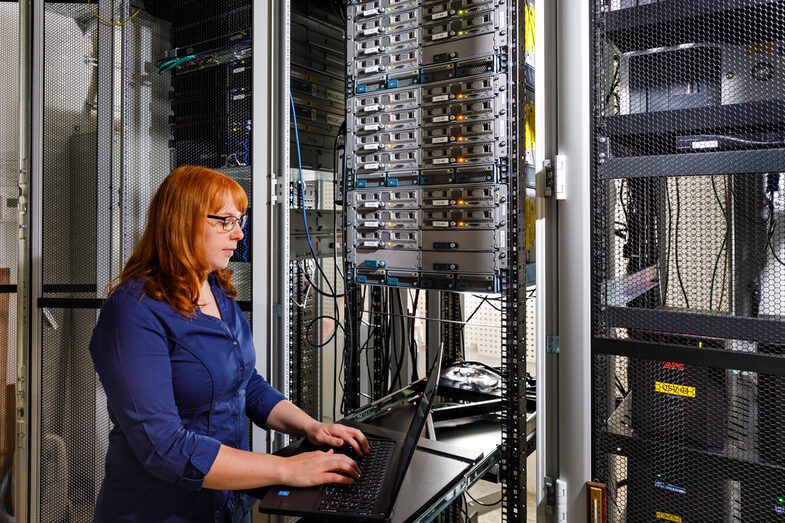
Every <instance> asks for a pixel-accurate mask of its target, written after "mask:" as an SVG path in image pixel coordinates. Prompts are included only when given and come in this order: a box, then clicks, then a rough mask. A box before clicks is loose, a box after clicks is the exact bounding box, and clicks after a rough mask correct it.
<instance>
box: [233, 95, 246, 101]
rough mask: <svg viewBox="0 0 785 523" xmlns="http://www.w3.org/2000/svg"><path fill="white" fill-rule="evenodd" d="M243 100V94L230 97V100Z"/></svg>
mask: <svg viewBox="0 0 785 523" xmlns="http://www.w3.org/2000/svg"><path fill="white" fill-rule="evenodd" d="M243 98H245V95H244V94H236V95H234V96H233V97H232V100H242V99H243Z"/></svg>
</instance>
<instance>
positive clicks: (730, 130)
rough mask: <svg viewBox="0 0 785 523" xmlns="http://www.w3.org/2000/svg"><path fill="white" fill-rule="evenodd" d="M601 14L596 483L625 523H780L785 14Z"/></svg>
mask: <svg viewBox="0 0 785 523" xmlns="http://www.w3.org/2000/svg"><path fill="white" fill-rule="evenodd" d="M592 5H593V7H594V11H593V44H594V46H593V50H594V52H593V57H592V74H593V77H592V80H593V83H594V94H593V96H594V98H593V100H594V113H593V135H592V140H593V168H592V247H593V253H592V257H593V263H592V285H593V293H592V320H593V322H592V325H593V327H592V331H593V336H594V338H593V342H592V349H593V353H594V359H593V361H594V365H593V374H594V376H593V379H594V387H593V418H594V431H593V443H594V462H593V476H595V477H598V478H599V479H600V480H601V481H603V482H606V483H607V484H608V488H609V498H610V502H609V506H608V517H609V520H610V521H630V522H632V521H636V522H637V521H657V520H660V521H661V520H668V521H685V522H686V521H690V522H692V521H701V522H716V521H780V520H782V519H783V518H785V496H783V495H782V493H781V492H780V491H781V490H783V489H782V487H783V485H785V476H784V475H783V471H782V468H781V462H780V461H781V456H782V454H783V453H785V446H783V441H782V437H781V436H780V434H781V433H782V432H783V429H785V426H784V424H785V419H783V417H782V416H781V414H780V413H781V410H782V409H781V400H782V397H781V396H782V394H783V390H784V389H783V387H782V386H783V385H784V384H785V383H783V379H784V378H782V376H785V360H783V359H782V358H781V356H780V355H781V354H782V353H783V351H782V346H781V344H782V340H783V339H785V323H783V321H782V320H783V319H785V299H783V294H782V288H783V284H785V262H784V261H783V260H785V245H784V243H785V236H783V235H785V231H783V230H782V228H781V226H780V223H779V222H780V221H781V218H782V214H783V212H785V201H784V200H783V196H782V195H783V184H782V179H781V178H782V176H781V173H780V171H783V170H785V147H783V146H784V145H785V112H784V111H783V110H782V109H783V103H784V102H783V99H784V98H785V75H784V73H785V68H783V66H784V65H785V63H783V57H785V44H784V43H783V37H784V36H785V22H783V21H784V20H785V4H783V3H782V2H775V1H752V2H750V1H745V0H723V1H717V2H699V1H679V2H677V1H671V0H665V1H659V2H651V1H646V2H644V1H642V0H638V1H625V0H622V1H613V2H610V3H607V2H601V1H596V2H593V4H592ZM775 405H780V407H775Z"/></svg>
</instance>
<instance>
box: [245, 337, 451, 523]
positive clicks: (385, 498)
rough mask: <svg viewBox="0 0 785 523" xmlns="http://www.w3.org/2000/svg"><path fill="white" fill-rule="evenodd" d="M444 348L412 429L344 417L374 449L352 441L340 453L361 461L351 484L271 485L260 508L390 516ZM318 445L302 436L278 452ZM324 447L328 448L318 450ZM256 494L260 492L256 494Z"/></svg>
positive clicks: (343, 516)
mask: <svg viewBox="0 0 785 523" xmlns="http://www.w3.org/2000/svg"><path fill="white" fill-rule="evenodd" d="M442 352H443V347H441V348H440V349H439V354H438V355H437V356H436V360H435V361H434V363H433V365H432V366H431V369H430V371H429V373H428V380H427V382H426V384H425V389H424V390H423V393H422V395H421V396H420V398H419V399H418V400H417V403H416V407H415V409H414V415H413V417H412V421H411V423H410V425H409V428H408V430H407V431H406V432H405V433H404V432H398V431H393V430H389V429H385V428H382V427H375V426H372V425H366V424H364V423H356V422H352V421H350V420H341V421H339V422H338V423H342V424H345V425H348V426H352V427H356V428H358V429H360V430H361V431H362V432H363V434H365V436H366V437H367V438H368V444H369V446H370V448H371V451H370V452H369V453H368V454H367V455H366V456H363V457H357V456H356V455H355V454H354V451H353V450H352V449H351V447H349V446H348V445H344V446H343V447H340V448H339V449H335V451H336V452H341V453H344V454H347V455H349V456H351V457H353V458H354V459H355V461H357V464H358V465H359V466H360V477H359V478H358V479H357V480H355V482H354V483H352V484H351V485H337V484H327V485H319V486H315V487H308V488H295V487H286V486H272V487H267V488H266V492H264V493H261V492H260V494H259V495H258V496H256V497H258V498H259V499H260V503H259V511H260V512H265V513H270V514H285V515H291V516H315V517H317V518H319V519H344V520H345V519H351V520H359V521H389V519H390V516H391V513H392V509H393V505H394V504H395V498H396V497H397V496H398V492H399V491H400V489H401V485H402V484H403V479H404V477H405V476H406V470H407V469H408V467H409V464H410V463H411V461H412V457H413V456H414V452H415V450H416V449H417V442H418V441H419V439H420V434H422V431H423V428H424V427H425V422H426V420H427V418H428V414H429V413H430V411H431V407H433V402H434V398H435V397H436V388H437V385H438V383H439V374H440V369H441V359H442ZM315 449H316V447H314V446H313V445H311V444H310V443H308V441H307V440H304V441H303V442H302V443H299V444H298V443H295V444H293V445H289V446H288V447H285V448H283V449H281V450H280V451H278V452H276V453H275V454H276V455H278V456H293V455H296V454H300V453H302V452H310V451H313V450H315ZM320 450H325V449H320ZM253 494H254V495H256V492H254V493H253Z"/></svg>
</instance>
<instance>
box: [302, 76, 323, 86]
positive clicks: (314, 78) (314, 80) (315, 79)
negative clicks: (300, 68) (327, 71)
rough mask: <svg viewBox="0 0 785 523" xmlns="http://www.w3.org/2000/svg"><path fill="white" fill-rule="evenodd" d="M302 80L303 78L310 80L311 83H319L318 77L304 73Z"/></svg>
mask: <svg viewBox="0 0 785 523" xmlns="http://www.w3.org/2000/svg"><path fill="white" fill-rule="evenodd" d="M303 80H305V81H306V82H311V83H315V84H318V83H319V79H318V78H316V77H315V76H311V75H309V74H304V75H303Z"/></svg>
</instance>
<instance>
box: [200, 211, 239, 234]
mask: <svg viewBox="0 0 785 523" xmlns="http://www.w3.org/2000/svg"><path fill="white" fill-rule="evenodd" d="M207 217H208V218H212V219H213V220H221V221H222V222H223V224H222V225H221V227H222V228H223V230H224V231H226V232H230V231H232V230H234V228H235V227H236V226H237V225H238V224H239V225H240V229H241V230H242V228H243V227H245V224H246V223H248V215H247V214H243V215H241V216H216V215H214V214H208V215H207ZM230 218H234V224H233V225H232V226H231V227H229V228H228V229H227V228H226V224H227V220H229V219H230Z"/></svg>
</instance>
